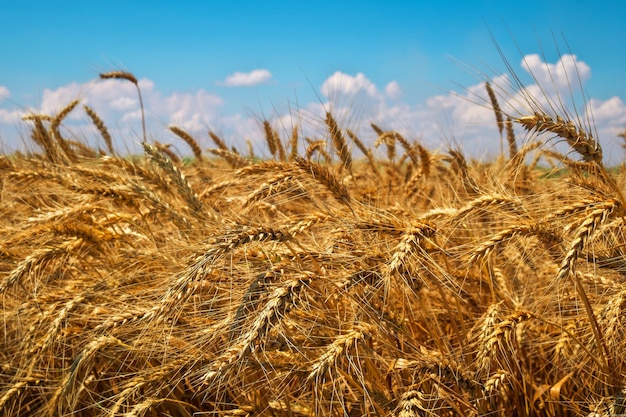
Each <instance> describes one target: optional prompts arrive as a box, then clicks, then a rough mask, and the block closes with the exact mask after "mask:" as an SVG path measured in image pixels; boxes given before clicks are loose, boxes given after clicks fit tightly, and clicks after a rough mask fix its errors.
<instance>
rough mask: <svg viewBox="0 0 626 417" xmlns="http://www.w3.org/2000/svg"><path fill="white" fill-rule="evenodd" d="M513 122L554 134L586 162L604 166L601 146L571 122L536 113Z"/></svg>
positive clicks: (559, 117)
mask: <svg viewBox="0 0 626 417" xmlns="http://www.w3.org/2000/svg"><path fill="white" fill-rule="evenodd" d="M513 121H514V122H516V123H519V124H521V125H522V126H523V127H524V128H525V129H526V130H528V131H531V132H532V131H535V132H538V133H541V132H552V133H554V134H556V135H558V136H559V137H561V138H563V139H565V140H566V141H567V143H568V144H569V145H570V146H571V147H572V148H573V149H574V150H575V151H576V152H578V153H579V154H580V155H581V156H582V157H583V160H585V161H586V162H592V161H593V162H595V163H597V164H598V165H602V148H601V147H600V144H599V143H598V142H597V141H596V140H595V139H594V137H593V135H592V134H591V133H588V132H585V131H584V130H583V129H581V128H578V127H577V126H576V125H575V124H574V122H572V121H571V120H566V119H563V118H562V117H561V116H556V119H555V118H552V117H551V116H548V115H547V114H540V113H535V114H534V115H532V116H522V117H518V118H515V119H513Z"/></svg>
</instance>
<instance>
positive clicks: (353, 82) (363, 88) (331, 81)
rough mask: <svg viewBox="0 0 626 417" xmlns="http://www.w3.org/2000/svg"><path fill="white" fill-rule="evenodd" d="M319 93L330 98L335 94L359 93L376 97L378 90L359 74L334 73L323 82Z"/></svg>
mask: <svg viewBox="0 0 626 417" xmlns="http://www.w3.org/2000/svg"><path fill="white" fill-rule="evenodd" d="M320 91H321V92H322V94H324V95H325V96H326V97H332V96H333V95H335V94H337V95H356V94H358V93H359V92H364V93H366V94H367V95H369V96H371V97H375V96H377V95H378V90H377V89H376V86H375V85H374V83H373V82H371V81H370V80H368V79H367V78H366V77H365V75H364V74H363V73H361V72H359V73H357V75H355V76H352V75H348V74H344V73H343V72H341V71H336V72H335V73H334V74H333V75H331V76H330V77H328V78H327V79H326V81H324V83H323V84H322V87H321V89H320Z"/></svg>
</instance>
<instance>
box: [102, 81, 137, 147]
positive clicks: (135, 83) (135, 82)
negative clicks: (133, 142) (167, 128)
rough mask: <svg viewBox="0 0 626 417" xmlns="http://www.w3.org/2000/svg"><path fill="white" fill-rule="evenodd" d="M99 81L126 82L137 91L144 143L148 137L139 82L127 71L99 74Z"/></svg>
mask: <svg viewBox="0 0 626 417" xmlns="http://www.w3.org/2000/svg"><path fill="white" fill-rule="evenodd" d="M100 79H102V80H108V79H114V80H126V81H129V82H131V83H133V84H134V85H135V88H136V89H137V95H138V96H139V108H140V110H141V129H142V131H143V141H144V142H146V141H147V140H148V137H147V135H146V117H145V113H144V110H143V98H142V97H141V89H140V88H139V81H137V78H136V77H135V76H134V75H133V74H132V73H130V72H128V71H109V72H104V73H101V74H100Z"/></svg>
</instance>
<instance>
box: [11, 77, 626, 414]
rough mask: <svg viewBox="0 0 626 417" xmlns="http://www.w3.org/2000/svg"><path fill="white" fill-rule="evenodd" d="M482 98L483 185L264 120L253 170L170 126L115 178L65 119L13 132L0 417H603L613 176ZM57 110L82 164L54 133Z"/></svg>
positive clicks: (616, 282) (617, 316)
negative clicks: (169, 136)
mask: <svg viewBox="0 0 626 417" xmlns="http://www.w3.org/2000/svg"><path fill="white" fill-rule="evenodd" d="M102 77H103V78H121V79H125V80H126V81H128V82H131V83H134V84H135V85H136V86H137V85H138V84H137V79H136V78H135V77H134V75H132V74H130V73H127V72H122V71H115V72H111V73H106V74H103V75H102ZM485 87H486V89H487V91H488V92H489V96H490V97H491V104H490V106H491V107H492V109H493V110H494V112H495V122H496V123H497V124H498V127H499V130H500V135H501V136H502V137H503V138H505V139H506V143H508V149H507V150H506V151H504V152H503V153H502V154H501V155H500V156H499V157H498V158H496V159H494V160H493V161H489V162H484V161H474V160H471V159H470V158H466V156H465V155H464V153H463V152H462V151H461V150H459V149H449V150H448V151H447V152H441V151H435V150H432V149H426V148H425V147H424V146H422V145H421V144H420V141H419V140H418V139H417V138H409V137H406V138H405V137H404V136H403V135H401V134H400V133H399V132H395V131H389V130H386V128H385V127H384V126H376V125H372V126H371V127H372V129H373V131H374V132H375V133H376V135H377V136H378V139H377V141H376V143H375V144H374V145H373V146H367V145H366V144H365V143H364V142H363V141H362V140H361V139H360V138H359V137H358V135H357V134H356V133H355V132H353V131H351V130H349V129H347V128H345V127H344V126H342V125H341V123H338V121H337V120H336V119H335V117H334V116H333V114H331V113H327V114H326V118H325V120H320V126H322V127H323V128H320V129H319V132H320V136H319V137H317V138H304V137H302V136H301V132H300V131H299V129H298V128H295V129H294V131H293V132H292V133H291V134H290V135H282V134H279V132H278V130H277V129H275V128H274V127H273V126H272V124H271V123H270V122H269V121H265V122H264V123H263V129H264V132H265V136H266V137H265V139H266V146H267V150H268V154H270V155H271V156H272V157H271V158H265V159H259V158H256V157H255V156H254V155H252V154H251V152H242V151H240V150H237V149H235V148H234V147H232V146H231V145H230V144H228V143H226V142H225V141H224V140H223V139H222V138H220V137H219V136H218V135H216V134H215V133H213V132H209V137H210V138H211V140H212V141H213V143H214V144H215V147H214V148H212V149H203V148H202V147H201V146H199V145H198V141H197V138H194V137H192V136H191V135H190V134H189V133H187V132H185V131H184V130H183V129H181V128H179V127H177V126H171V127H170V130H171V132H172V133H173V134H175V135H176V136H177V137H178V138H179V139H180V140H181V141H184V142H185V143H187V145H188V146H189V148H188V149H189V152H190V154H193V158H182V155H179V154H177V153H174V152H173V151H172V148H171V146H169V144H162V143H157V142H155V141H153V140H150V138H147V137H146V133H145V127H144V131H143V135H144V138H143V139H144V140H143V150H144V154H143V155H141V156H134V157H131V156H128V155H122V154H119V153H117V150H116V149H114V147H113V145H112V140H111V135H110V134H109V133H108V130H107V127H106V126H105V124H104V123H103V122H102V120H101V119H100V118H99V116H98V114H97V112H96V110H94V109H92V108H90V107H87V106H84V107H83V108H82V109H81V107H80V106H79V104H80V103H79V101H78V100H76V101H74V102H72V103H69V105H67V107H65V109H63V110H62V111H61V112H60V113H58V114H53V115H41V114H30V115H28V116H26V117H25V118H24V119H25V120H24V123H26V124H27V125H28V126H29V129H30V136H31V138H30V139H31V140H32V149H33V150H32V151H29V152H15V153H11V154H5V155H2V156H0V172H1V176H0V178H1V179H2V183H1V184H2V188H1V193H2V194H1V200H0V201H1V203H0V212H1V215H0V230H2V237H3V239H2V240H3V241H2V245H1V246H0V293H1V295H2V305H3V309H2V330H3V334H2V338H1V339H0V365H1V371H0V410H2V414H3V415H6V416H17V415H19V416H67V415H76V416H129V417H130V416H266V415H267V416H366V415H367V416H369V415H377V416H398V417H408V416H455V415H460V416H581V415H583V416H609V415H618V414H623V413H626V411H625V410H626V397H625V396H626V391H625V388H626V382H625V381H624V378H625V374H626V362H625V361H626V339H625V337H624V336H625V335H624V325H625V324H626V314H625V311H626V279H625V276H626V252H625V250H626V236H624V222H625V215H626V200H625V199H624V195H623V189H624V181H625V180H626V172H625V171H624V169H623V167H617V168H611V169H608V168H607V167H605V166H604V165H603V160H602V149H601V147H600V144H599V143H598V141H597V140H596V139H595V138H594V137H593V135H592V133H591V132H590V130H589V129H587V128H586V127H585V123H582V122H580V120H577V119H576V118H571V117H568V115H567V114H565V113H563V114H558V113H556V114H555V113H552V112H550V111H548V110H549V109H548V110H546V109H544V108H541V107H540V106H539V105H537V104H536V103H534V104H535V108H536V111H535V112H533V113H529V114H521V115H510V114H505V113H504V112H503V110H502V109H501V108H500V106H499V105H498V99H497V98H496V94H495V93H494V91H493V90H494V88H493V87H492V86H491V84H489V83H487V84H486V86H485ZM137 89H138V93H139V95H140V94H141V92H140V91H139V88H137ZM79 111H84V112H86V114H87V115H88V116H89V117H90V119H91V120H92V121H93V123H94V126H95V127H96V128H97V129H98V131H99V132H100V134H101V136H102V142H101V143H102V148H95V147H90V146H87V145H85V142H83V141H80V140H76V138H73V137H72V136H71V135H70V134H69V133H68V130H67V129H61V127H62V125H63V120H64V118H65V117H66V116H67V115H68V114H69V113H70V112H79ZM513 126H518V128H522V129H525V130H526V131H527V134H526V135H523V137H517V138H516V134H515V132H514V129H513ZM518 136H519V135H518ZM554 140H557V141H562V142H564V143H565V144H567V145H568V146H569V148H568V151H567V152H558V151H556V150H555V149H554V148H552V147H550V146H548V145H549V143H550V142H552V141H554ZM497 141H498V138H497V137H496V138H494V143H497ZM181 143H182V142H181ZM550 164H551V166H553V167H554V168H553V169H549V168H545V167H546V166H548V167H549V166H550Z"/></svg>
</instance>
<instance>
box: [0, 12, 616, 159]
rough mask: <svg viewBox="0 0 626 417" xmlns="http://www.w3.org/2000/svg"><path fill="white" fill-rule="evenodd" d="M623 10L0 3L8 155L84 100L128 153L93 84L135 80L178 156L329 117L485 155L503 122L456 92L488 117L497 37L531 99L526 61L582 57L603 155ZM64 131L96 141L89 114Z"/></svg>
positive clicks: (104, 96)
mask: <svg viewBox="0 0 626 417" xmlns="http://www.w3.org/2000/svg"><path fill="white" fill-rule="evenodd" d="M623 4H626V3H624V2H620V1H614V2H608V1H605V2H602V1H599V2H592V1H589V0H578V1H551V2H550V1H548V2H540V1H525V2H515V1H509V2H507V1H473V2H469V1H468V2H461V1H455V2H452V1H448V2H445V1H440V2H432V1H413V2H409V1H387V2H382V1H377V2H376V1H343V2H332V1H314V2H278V1H270V0H266V1H263V2H252V1H227V2H213V1H179V2H176V3H174V2H164V1H127V2H122V1H115V0H114V1H107V2H92V1H85V0H82V1H80V2H79V1H59V2H48V1H46V2H43V1H31V2H10V1H4V0H0V36H1V37H2V39H4V41H3V42H0V56H2V57H3V59H2V64H1V65H0V141H1V142H2V146H3V148H5V149H10V148H14V147H19V146H21V143H22V140H21V139H20V136H22V137H23V136H24V135H25V130H24V127H23V125H21V122H19V117H20V115H22V114H23V113H24V112H25V111H43V112H49V113H54V112H55V111H58V110H59V109H60V108H62V107H63V106H64V105H65V104H67V103H68V102H69V101H71V100H72V99H74V98H79V99H81V101H82V102H83V103H86V104H89V105H90V106H92V107H94V108H95V109H96V111H97V112H98V113H99V114H101V116H102V117H103V118H104V119H105V121H106V122H107V124H108V125H109V126H110V128H111V129H112V130H113V131H114V136H116V137H117V140H118V141H120V142H125V143H128V142H132V141H136V140H137V121H138V120H137V112H136V97H135V96H134V95H133V94H134V92H133V91H132V89H130V88H129V86H124V85H123V83H118V82H104V81H98V80H97V78H98V77H97V76H98V73H99V72H103V71H109V70H114V69H126V70H129V71H131V72H133V73H134V74H135V75H136V76H137V77H138V78H139V79H140V80H142V81H141V83H142V91H145V95H146V110H147V112H148V115H149V117H148V122H149V126H150V132H151V135H153V137H154V138H155V139H158V140H161V141H164V142H173V141H174V139H172V138H171V136H168V134H167V133H166V132H165V129H164V127H166V126H167V125H169V124H178V125H181V126H183V127H185V128H187V129H188V130H190V131H192V132H193V133H194V134H195V135H197V136H198V137H199V139H200V141H201V143H202V144H203V145H205V146H207V147H208V146H211V142H210V140H209V139H208V138H207V137H206V130H207V129H209V128H210V129H213V130H217V131H219V132H221V133H222V134H223V135H224V136H225V137H226V139H227V141H229V142H231V143H233V144H237V143H241V141H242V140H243V139H250V140H252V141H253V142H254V141H256V140H257V139H256V137H255V135H256V134H258V133H259V132H258V127H257V125H258V120H259V118H262V117H268V118H270V119H272V121H273V123H276V124H277V126H285V125H286V124H287V122H286V120H291V121H293V119H294V118H295V119H299V124H306V123H305V121H304V120H303V117H304V118H307V117H305V116H302V114H307V115H308V119H307V120H310V123H311V124H314V123H315V122H314V120H315V115H319V114H320V112H321V111H323V109H324V106H323V105H326V106H332V107H333V108H336V109H338V111H339V112H340V113H341V110H342V109H343V110H345V112H344V113H346V115H345V116H344V118H345V120H344V123H346V124H349V125H350V126H348V127H352V128H355V127H354V126H353V125H356V124H358V123H361V124H363V125H365V127H366V126H367V124H368V122H370V121H375V122H377V123H379V124H382V125H383V126H384V127H385V128H390V129H391V128H394V129H399V130H404V131H406V132H407V133H408V134H410V135H412V137H413V138H415V139H420V140H423V141H424V142H426V144H428V145H429V146H431V147H433V146H437V145H438V144H441V143H445V141H450V140H451V139H452V138H454V140H455V141H457V142H459V143H461V144H462V146H465V147H467V148H469V152H474V153H475V154H479V153H480V152H482V150H483V149H487V148H489V149H495V148H493V146H494V144H498V140H494V138H495V139H497V136H495V137H494V136H493V134H494V132H496V135H497V131H495V125H494V124H493V123H491V122H493V120H491V119H487V117H491V118H493V115H491V116H487V113H486V112H484V111H481V110H485V109H481V108H480V106H478V107H479V109H478V110H476V109H472V108H471V107H468V100H465V102H466V103H465V104H459V100H455V99H453V97H454V94H452V95H451V94H449V91H451V90H452V91H455V92H456V94H458V95H461V96H467V98H469V99H471V100H474V101H480V100H481V97H475V96H473V95H478V96H482V95H483V93H482V89H481V88H479V87H477V86H478V85H479V84H480V83H481V82H482V81H484V79H483V78H481V77H480V75H479V74H477V73H481V72H482V73H487V74H488V75H489V76H490V77H494V78H495V79H499V78H498V77H499V76H502V74H504V73H505V72H506V67H505V65H504V63H503V61H502V58H501V57H500V55H499V53H498V50H497V48H496V47H495V46H494V43H493V41H492V39H491V34H490V32H491V33H492V34H493V36H494V38H495V39H496V41H497V42H498V44H499V45H500V47H501V48H502V50H503V52H504V55H505V56H506V57H507V59H508V60H509V61H510V63H511V65H512V67H513V69H514V70H515V71H516V73H517V74H518V75H520V77H521V78H522V79H523V80H524V81H525V82H527V83H529V84H532V83H533V81H532V79H531V78H530V77H529V76H528V73H527V72H526V71H525V70H524V69H523V68H522V66H521V61H522V57H523V56H530V55H532V54H539V56H540V58H541V59H540V60H539V62H537V61H536V60H530V61H529V62H533V63H536V64H537V65H538V67H537V68H535V71H539V72H540V71H541V68H542V67H545V64H556V63H557V62H558V61H559V59H560V58H561V55H563V54H569V53H570V52H571V53H573V54H574V55H575V56H576V58H575V59H572V60H571V61H572V62H573V63H576V64H577V65H583V66H584V67H585V68H587V69H588V71H584V74H583V78H584V79H583V81H584V89H585V91H586V93H587V94H588V96H589V99H590V101H589V102H590V103H592V106H591V107H592V108H593V109H596V110H598V112H599V113H600V114H599V115H598V116H599V117H596V115H595V113H596V112H595V111H594V119H595V123H596V127H597V129H598V133H599V134H601V135H600V137H601V141H602V143H603V146H604V147H605V149H606V148H607V147H609V146H615V144H617V145H619V141H618V140H617V139H616V138H615V134H616V133H617V132H618V131H621V130H623V129H624V128H626V109H625V106H624V104H623V103H624V101H625V100H626V83H625V82H624V68H626V62H624V61H625V60H626V55H624V54H623V53H622V51H623V47H624V45H625V44H626V32H625V31H624V29H623V27H624V23H623V22H625V21H626V6H625V5H623ZM555 39H556V41H555ZM564 39H565V40H566V41H564ZM568 45H569V46H568ZM568 48H571V51H569V50H568ZM563 67H565V66H564V65H563ZM553 68H555V69H558V68H560V66H559V65H558V64H557V65H556V66H554V67H553ZM530 69H531V70H533V68H530ZM570 76H571V74H570ZM502 81H503V82H504V83H506V79H502ZM556 84H558V81H557V82H556ZM557 90H558V89H557ZM468 91H469V93H468ZM511 94H513V93H511ZM339 102H341V103H339ZM348 106H349V109H347V107H348ZM350 111H351V112H352V114H348V113H349V112H350ZM74 113H75V114H74ZM295 113H297V115H295V116H294V114H295ZM418 119H420V120H418ZM600 123H602V125H601V126H600ZM490 124H491V125H490ZM68 125H71V126H75V128H74V132H80V134H81V135H83V136H84V137H86V138H87V139H89V140H91V139H90V138H92V137H95V136H94V135H93V132H91V131H90V127H89V126H88V123H87V121H86V119H85V117H84V114H82V113H81V110H80V109H77V110H75V111H74V112H73V114H72V117H70V118H69V119H68ZM20 126H21V127H20ZM364 134H365V133H364ZM488 136H489V137H488ZM605 136H606V137H605ZM94 140H95V139H94ZM259 146H261V145H259ZM618 147H619V146H618ZM182 148H183V147H182V146H181V151H182V150H183V149H182ZM616 149H617V148H616ZM477 150H478V151H477ZM483 153H485V152H483Z"/></svg>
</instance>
